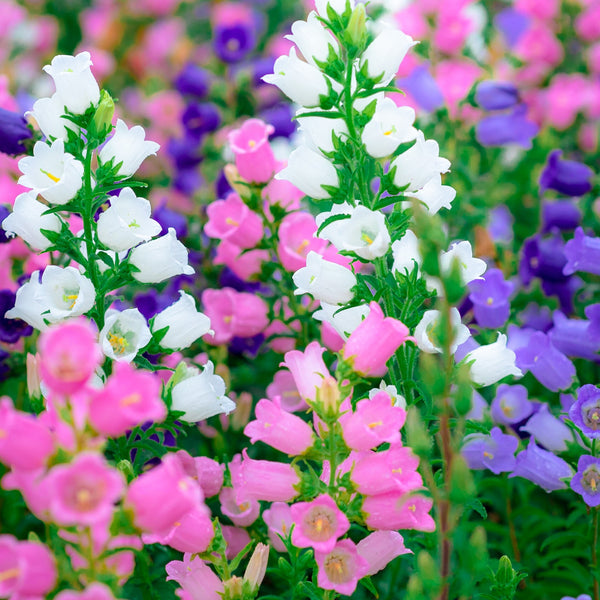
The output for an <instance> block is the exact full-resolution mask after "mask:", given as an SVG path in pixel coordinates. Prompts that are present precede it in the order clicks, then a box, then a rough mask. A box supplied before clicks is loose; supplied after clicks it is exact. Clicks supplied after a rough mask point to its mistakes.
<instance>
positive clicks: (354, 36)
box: [346, 4, 367, 50]
mask: <svg viewBox="0 0 600 600" xmlns="http://www.w3.org/2000/svg"><path fill="white" fill-rule="evenodd" d="M366 21H367V13H366V12H365V5H364V4H359V5H358V6H357V7H356V8H355V9H354V10H353V11H352V15H351V16H350V22H349V23H348V29H346V35H347V36H348V38H349V39H350V41H351V42H352V43H353V44H354V45H355V46H357V47H358V48H359V50H362V48H363V46H364V43H365V40H366V37H367V24H366Z"/></svg>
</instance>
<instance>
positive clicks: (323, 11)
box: [315, 0, 355, 19]
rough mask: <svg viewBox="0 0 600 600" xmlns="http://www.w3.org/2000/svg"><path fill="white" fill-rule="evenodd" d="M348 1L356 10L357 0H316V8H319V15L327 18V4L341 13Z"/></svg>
mask: <svg viewBox="0 0 600 600" xmlns="http://www.w3.org/2000/svg"><path fill="white" fill-rule="evenodd" d="M347 3H349V4H350V10H354V7H355V0H315V8H316V9H317V12H318V13H319V16H320V17H323V18H324V19H326V18H327V5H329V6H330V7H331V8H332V9H333V12H335V13H337V14H338V15H341V14H343V12H344V11H345V10H346V5H347Z"/></svg>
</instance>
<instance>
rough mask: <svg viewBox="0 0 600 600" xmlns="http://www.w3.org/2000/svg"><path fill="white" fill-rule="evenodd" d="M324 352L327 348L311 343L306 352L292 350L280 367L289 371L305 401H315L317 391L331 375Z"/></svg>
mask: <svg viewBox="0 0 600 600" xmlns="http://www.w3.org/2000/svg"><path fill="white" fill-rule="evenodd" d="M323 352H325V348H323V347H322V346H320V345H319V342H311V343H310V344H309V345H308V346H307V347H306V349H305V350H304V352H301V351H300V350H290V351H289V352H286V354H285V362H282V363H281V364H280V365H279V366H280V367H286V368H287V369H289V371H290V373H291V374H292V377H293V378H294V383H295V384H296V390H297V392H298V394H299V395H300V397H301V398H302V399H304V400H310V401H313V402H314V401H315V400H316V398H317V390H319V389H320V388H321V386H322V385H323V381H324V380H325V379H326V378H330V377H331V374H330V373H329V369H328V368H327V365H326V364H325V363H324V362H323Z"/></svg>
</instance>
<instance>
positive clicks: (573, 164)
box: [540, 150, 594, 196]
mask: <svg viewBox="0 0 600 600" xmlns="http://www.w3.org/2000/svg"><path fill="white" fill-rule="evenodd" d="M561 156H562V150H553V151H552V152H551V153H550V154H549V155H548V160H547V162H546V166H545V167H544V170H543V171H542V174H541V176H540V193H541V194H543V193H544V192H545V191H546V190H555V191H557V192H559V193H561V194H565V195H567V196H583V194H587V192H589V191H590V190H591V189H592V183H591V179H592V177H593V175H594V172H593V171H592V169H590V168H589V167H588V166H587V165H584V164H583V163H580V162H577V161H574V160H561V158H560V157H561Z"/></svg>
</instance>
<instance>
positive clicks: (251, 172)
mask: <svg viewBox="0 0 600 600" xmlns="http://www.w3.org/2000/svg"><path fill="white" fill-rule="evenodd" d="M274 131H275V128H274V127H273V125H267V124H266V123H265V122H264V121H261V120H260V119H248V120H247V121H245V122H244V124H243V125H242V126H241V127H240V129H234V130H233V131H232V132H231V133H230V134H229V136H228V140H229V145H230V146H231V149H232V150H233V153H234V155H235V166H236V167H237V170H238V172H239V174H240V176H241V177H242V179H244V180H246V181H251V182H253V183H266V182H267V181H269V180H270V179H271V178H272V177H273V175H274V173H275V156H274V155H273V150H272V149H271V146H270V145H269V136H270V135H271V134H272V133H273V132H274Z"/></svg>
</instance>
